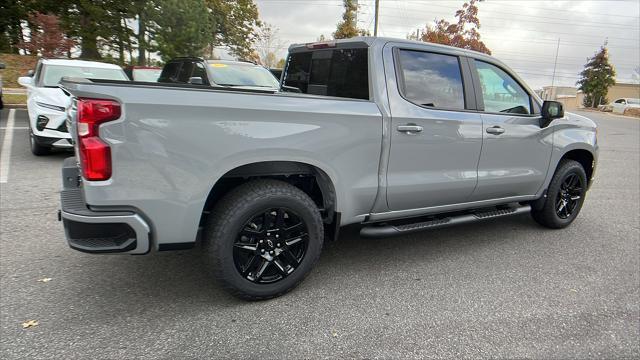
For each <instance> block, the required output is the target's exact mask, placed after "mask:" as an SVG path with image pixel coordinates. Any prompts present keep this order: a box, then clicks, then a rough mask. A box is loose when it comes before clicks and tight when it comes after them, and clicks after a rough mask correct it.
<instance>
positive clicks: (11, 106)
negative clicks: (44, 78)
mask: <svg viewBox="0 0 640 360" xmlns="http://www.w3.org/2000/svg"><path fill="white" fill-rule="evenodd" d="M4 108H5V109H26V108H27V104H4Z"/></svg>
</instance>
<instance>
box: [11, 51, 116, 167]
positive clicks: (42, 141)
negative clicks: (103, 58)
mask: <svg viewBox="0 0 640 360" xmlns="http://www.w3.org/2000/svg"><path fill="white" fill-rule="evenodd" d="M65 76H69V77H82V78H88V79H108V80H128V78H127V75H126V74H125V73H124V71H123V70H122V68H121V67H120V66H117V65H113V64H105V63H100V62H94V61H83V60H66V59H42V60H40V61H38V64H37V65H36V70H35V71H30V74H29V76H24V77H20V78H19V79H18V82H19V83H20V85H22V86H24V87H26V88H27V109H28V111H29V142H30V144H31V152H32V153H33V154H34V155H38V156H39V155H46V154H48V153H49V151H50V150H51V148H72V145H71V136H70V135H69V131H68V130H67V125H66V121H65V120H66V109H67V107H68V106H69V103H70V98H69V96H68V95H67V94H65V93H64V91H62V89H60V88H59V87H58V83H59V82H60V79H61V78H62V77H65Z"/></svg>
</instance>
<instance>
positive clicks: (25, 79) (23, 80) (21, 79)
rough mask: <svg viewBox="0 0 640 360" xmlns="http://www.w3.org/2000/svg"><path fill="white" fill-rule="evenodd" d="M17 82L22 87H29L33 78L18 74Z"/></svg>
mask: <svg viewBox="0 0 640 360" xmlns="http://www.w3.org/2000/svg"><path fill="white" fill-rule="evenodd" d="M18 84H20V85H22V86H24V87H31V86H32V85H33V78H32V77H29V76H20V77H19V78H18Z"/></svg>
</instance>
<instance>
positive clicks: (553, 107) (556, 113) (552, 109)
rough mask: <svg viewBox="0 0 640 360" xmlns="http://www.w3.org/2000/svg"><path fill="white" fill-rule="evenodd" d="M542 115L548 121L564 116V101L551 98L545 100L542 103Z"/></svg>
mask: <svg viewBox="0 0 640 360" xmlns="http://www.w3.org/2000/svg"><path fill="white" fill-rule="evenodd" d="M541 115H542V118H543V119H545V120H547V121H551V120H553V119H559V118H561V117H564V108H563V107H562V103H561V102H558V101H550V100H547V101H545V102H544V103H542V113H541Z"/></svg>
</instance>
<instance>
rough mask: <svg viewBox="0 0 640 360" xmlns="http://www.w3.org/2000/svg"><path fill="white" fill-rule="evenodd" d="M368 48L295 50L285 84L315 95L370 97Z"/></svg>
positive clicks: (287, 70)
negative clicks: (297, 51) (296, 51)
mask: <svg viewBox="0 0 640 360" xmlns="http://www.w3.org/2000/svg"><path fill="white" fill-rule="evenodd" d="M367 50H368V49H366V48H357V49H323V50H315V51H309V52H299V53H293V54H291V55H290V56H289V61H288V65H287V68H286V70H285V75H284V76H285V78H284V85H285V86H292V87H296V88H298V89H300V91H301V92H303V93H307V94H315V95H326V96H336V97H344V98H354V99H365V100H369V63H368V51H367Z"/></svg>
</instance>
